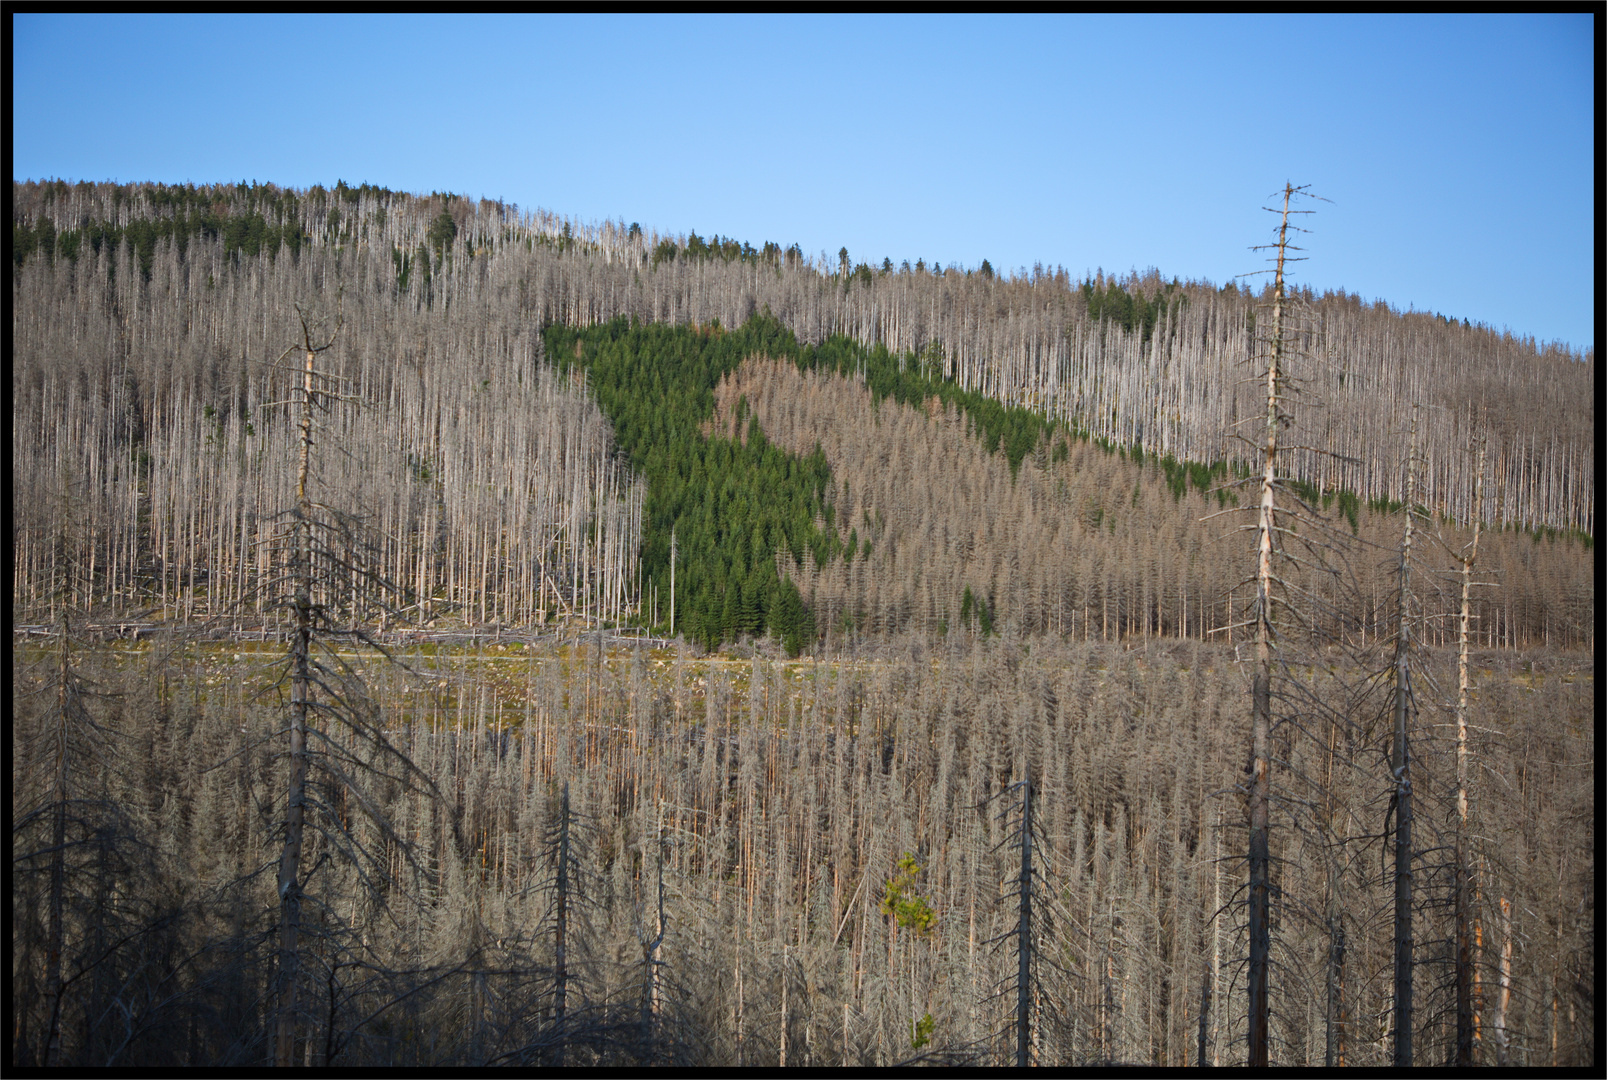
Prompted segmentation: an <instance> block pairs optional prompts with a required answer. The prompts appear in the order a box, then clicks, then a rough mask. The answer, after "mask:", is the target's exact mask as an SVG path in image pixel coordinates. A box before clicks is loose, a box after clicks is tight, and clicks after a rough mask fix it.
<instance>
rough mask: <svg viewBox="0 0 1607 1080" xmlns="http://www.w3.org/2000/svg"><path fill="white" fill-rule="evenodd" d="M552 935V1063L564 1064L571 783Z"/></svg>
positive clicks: (562, 810) (561, 811)
mask: <svg viewBox="0 0 1607 1080" xmlns="http://www.w3.org/2000/svg"><path fill="white" fill-rule="evenodd" d="M554 922H555V926H554V930H553V936H552V952H553V959H552V967H553V992H552V1029H553V1035H554V1049H553V1052H552V1064H554V1065H562V1064H563V1063H564V1030H563V1028H564V1012H565V1009H566V1007H567V1005H568V995H569V964H568V961H569V956H568V948H569V781H567V780H565V781H564V788H563V798H562V801H561V802H560V804H559V808H558V900H557V912H556V915H555V918H554Z"/></svg>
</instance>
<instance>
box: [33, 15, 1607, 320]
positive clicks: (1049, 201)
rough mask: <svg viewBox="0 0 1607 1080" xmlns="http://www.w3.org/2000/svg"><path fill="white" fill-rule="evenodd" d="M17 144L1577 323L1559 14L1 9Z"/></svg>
mask: <svg viewBox="0 0 1607 1080" xmlns="http://www.w3.org/2000/svg"><path fill="white" fill-rule="evenodd" d="M12 29H13V50H14V53H13V56H14V65H13V69H12V71H13V75H12V79H13V81H12V117H13V136H12V139H13V142H12V151H13V165H12V168H13V176H14V178H17V179H29V178H33V179H40V178H46V177H62V178H65V179H69V180H83V179H87V180H107V179H110V180H119V181H131V180H159V181H165V182H183V181H194V182H197V183H200V182H213V181H234V180H241V179H246V180H263V181H273V182H275V183H280V184H287V185H292V186H296V187H305V186H308V185H310V184H313V183H324V184H332V183H334V182H335V180H337V179H344V180H346V181H348V182H350V183H357V182H361V181H368V182H370V183H376V184H381V185H383V186H386V187H390V188H392V189H395V190H403V191H431V190H442V191H447V190H450V191H455V192H458V193H461V194H466V195H472V196H477V197H480V196H483V197H489V198H502V199H506V200H509V201H511V202H516V203H518V204H519V205H520V206H522V207H526V208H535V207H542V208H545V209H548V210H553V211H557V212H559V213H562V214H568V215H572V216H575V217H578V218H580V219H582V220H586V221H601V220H603V219H604V218H609V219H615V220H624V221H625V222H631V221H638V222H641V223H642V224H643V225H644V226H648V227H651V228H656V229H659V230H661V231H664V232H684V231H687V230H689V229H696V230H697V231H698V232H699V233H701V234H703V235H705V236H707V235H709V234H711V233H719V234H721V235H724V236H732V237H735V238H737V239H739V240H746V241H750V242H752V243H754V244H759V243H762V242H763V241H765V240H775V241H777V242H779V243H781V244H783V245H785V244H791V243H797V244H799V245H801V246H802V247H803V249H804V250H805V251H806V252H808V253H810V254H817V253H818V252H820V251H822V250H825V251H829V252H831V253H832V254H833V257H834V258H835V253H836V251H837V250H838V248H840V247H843V246H846V247H847V248H848V250H849V253H850V255H851V256H852V257H853V258H854V259H855V261H860V260H864V261H870V262H875V263H880V261H881V259H882V258H883V257H884V256H885V257H891V258H892V259H893V261H894V262H895V263H898V262H900V261H902V260H904V259H908V260H910V262H912V263H913V262H914V261H915V260H916V259H917V258H924V259H926V261H927V262H928V263H931V262H933V261H934V260H937V261H941V262H943V263H944V264H945V265H948V264H953V263H959V264H962V265H964V266H968V267H970V266H976V265H978V264H980V263H981V261H982V260H983V259H984V258H986V259H988V260H990V261H991V262H992V264H993V265H994V266H995V267H996V268H999V269H1001V270H1011V269H1016V268H1018V267H1031V266H1032V265H1033V264H1034V263H1035V262H1041V263H1043V264H1044V265H1046V266H1053V265H1056V264H1059V265H1063V266H1065V267H1066V268H1067V269H1068V270H1070V271H1072V272H1073V273H1074V274H1077V275H1081V274H1082V273H1083V272H1084V271H1085V270H1093V269H1096V268H1103V269H1105V270H1107V271H1116V272H1125V271H1127V270H1131V269H1137V270H1143V269H1145V268H1147V267H1150V266H1154V267H1157V268H1158V269H1160V271H1161V272H1162V273H1164V274H1166V275H1167V276H1173V275H1176V276H1179V277H1184V278H1195V279H1208V280H1211V281H1214V282H1217V283H1221V282H1223V281H1225V280H1226V279H1228V278H1229V277H1232V276H1233V275H1236V274H1241V273H1245V272H1247V271H1252V270H1255V269H1258V268H1259V267H1260V266H1261V263H1260V262H1259V258H1260V257H1259V256H1258V255H1257V254H1255V253H1253V252H1251V251H1249V250H1248V248H1249V246H1250V245H1251V244H1255V243H1261V242H1265V241H1266V240H1267V239H1268V238H1269V237H1270V230H1271V227H1272V224H1273V218H1272V217H1271V215H1268V214H1264V213H1262V212H1261V211H1260V210H1259V207H1261V206H1264V205H1271V203H1270V201H1269V199H1270V196H1271V193H1272V192H1274V191H1275V190H1277V189H1278V188H1280V187H1281V186H1282V184H1283V183H1284V181H1285V180H1290V181H1293V182H1294V183H1296V184H1310V185H1312V190H1313V191H1314V192H1316V193H1318V194H1321V195H1324V196H1326V197H1327V198H1329V199H1331V200H1332V204H1331V205H1330V204H1323V203H1315V204H1312V205H1313V206H1314V207H1316V208H1317V209H1318V210H1319V213H1318V214H1317V215H1315V216H1314V217H1312V218H1309V219H1307V224H1309V225H1310V226H1311V227H1312V229H1313V230H1314V231H1313V233H1312V235H1311V236H1310V237H1308V238H1307V241H1308V246H1309V249H1310V250H1309V252H1308V254H1309V256H1310V261H1309V262H1307V263H1304V264H1301V266H1300V267H1299V269H1298V272H1297V275H1296V278H1295V280H1297V281H1299V282H1303V283H1307V284H1310V285H1312V286H1313V287H1314V288H1318V289H1323V288H1344V289H1346V290H1348V291H1350V292H1354V293H1360V294H1361V295H1362V296H1363V297H1365V298H1367V299H1369V300H1372V299H1378V298H1382V299H1384V300H1386V301H1388V302H1389V303H1390V304H1392V305H1394V306H1396V307H1398V308H1401V309H1407V308H1415V309H1417V310H1426V311H1435V312H1440V313H1443V314H1445V315H1450V316H1454V317H1457V318H1462V317H1466V318H1468V319H1470V320H1472V321H1475V322H1484V323H1488V324H1490V325H1492V326H1494V327H1496V328H1498V329H1499V328H1510V329H1511V330H1512V331H1513V332H1514V333H1517V334H1522V335H1525V336H1534V337H1536V338H1538V339H1540V340H1541V341H1543V342H1544V341H1561V342H1565V343H1567V344H1569V345H1570V346H1572V347H1574V348H1586V347H1590V348H1593V347H1594V340H1595V337H1594V335H1595V317H1596V311H1595V305H1596V299H1597V295H1598V293H1599V285H1598V283H1597V282H1596V280H1595V235H1596V228H1597V223H1596V207H1595V155H1596V147H1595V143H1594V131H1595V69H1594V46H1593V39H1594V34H1595V26H1594V20H1593V17H1592V16H1590V15H1536V16H1506V15H1472V16H1467V15H1462V16H1452V15H1447V16H1438V15H1434V16H1318V15H1311V16H1284V17H1264V16H1177V15H1153V16H1054V17H1049V16H1045V17H1025V16H1000V17H983V16H967V17H929V18H911V17H897V16H781V17H688V16H653V17H646V16H616V17H546V16H531V17H512V18H506V17H437V16H384V17H373V16H220V17H212V16H147V15H133V16H109V15H73V16H57V15H48V16H44V15H13V16H12Z"/></svg>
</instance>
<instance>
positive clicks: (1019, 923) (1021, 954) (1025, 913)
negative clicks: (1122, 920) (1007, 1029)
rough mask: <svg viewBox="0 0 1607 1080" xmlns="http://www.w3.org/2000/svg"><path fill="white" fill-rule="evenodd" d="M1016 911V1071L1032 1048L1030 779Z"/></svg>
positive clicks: (1023, 800) (1024, 807) (1023, 815)
mask: <svg viewBox="0 0 1607 1080" xmlns="http://www.w3.org/2000/svg"><path fill="white" fill-rule="evenodd" d="M1021 791H1022V796H1021V882H1020V890H1019V891H1020V894H1021V895H1020V912H1019V914H1018V916H1017V919H1016V1068H1018V1069H1024V1068H1026V1067H1027V1066H1028V1065H1029V1064H1030V1063H1031V1062H1030V1058H1031V1046H1032V997H1031V988H1032V779H1031V778H1030V777H1029V778H1028V779H1027V780H1025V781H1023V782H1022V787H1021Z"/></svg>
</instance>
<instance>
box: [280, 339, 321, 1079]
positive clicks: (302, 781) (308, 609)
mask: <svg viewBox="0 0 1607 1080" xmlns="http://www.w3.org/2000/svg"><path fill="white" fill-rule="evenodd" d="M306 346H307V350H306V357H307V360H306V366H305V367H304V368H303V372H302V385H301V446H300V455H301V456H300V460H299V462H298V464H297V469H296V525H295V541H294V545H295V548H294V550H295V553H294V556H293V558H294V559H295V565H294V567H293V568H292V571H291V576H292V579H293V581H294V585H293V588H294V589H295V600H294V603H295V608H296V635H295V638H294V641H293V644H292V646H291V704H290V782H289V785H288V789H287V797H286V812H285V844H284V849H283V850H282V851H281V852H280V855H279V973H278V974H279V987H278V994H277V995H276V999H277V1005H276V1007H277V1009H278V1021H277V1025H276V1032H275V1037H274V1064H275V1065H278V1066H279V1067H281V1068H284V1067H287V1066H289V1065H290V1064H291V1063H292V1054H293V1052H294V1049H295V1042H296V977H297V974H298V969H299V967H300V960H301V957H300V954H299V953H298V952H297V948H296V937H297V935H298V934H299V932H300V930H301V882H300V880H299V877H300V873H301V831H302V824H303V817H304V814H305V809H306V800H307V712H308V706H309V702H310V697H311V688H312V678H311V672H310V670H309V669H310V653H311V649H312V588H313V580H312V579H313V574H312V513H313V508H312V500H311V499H310V498H309V497H308V495H307V471H308V463H309V460H310V457H311V453H312V410H313V361H314V358H315V356H316V352H315V350H314V349H313V347H312V341H311V338H310V336H308V337H306Z"/></svg>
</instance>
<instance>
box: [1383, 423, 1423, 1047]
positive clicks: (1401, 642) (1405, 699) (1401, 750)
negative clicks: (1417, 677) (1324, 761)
mask: <svg viewBox="0 0 1607 1080" xmlns="http://www.w3.org/2000/svg"><path fill="white" fill-rule="evenodd" d="M1416 475H1417V420H1416V410H1415V408H1414V410H1413V420H1412V448H1411V452H1410V457H1409V458H1408V461H1407V467H1406V534H1405V536H1404V537H1403V538H1402V540H1401V553H1400V566H1399V568H1398V570H1397V573H1398V574H1399V593H1398V594H1397V597H1396V607H1395V727H1394V737H1393V740H1392V743H1391V748H1390V757H1389V765H1390V772H1391V776H1392V779H1393V781H1394V785H1395V794H1394V802H1395V1043H1394V1053H1393V1060H1392V1064H1393V1065H1394V1066H1395V1067H1396V1068H1398V1069H1404V1068H1410V1067H1411V1064H1412V783H1411V778H1410V776H1409V775H1408V765H1409V764H1410V755H1409V753H1408V749H1407V729H1408V722H1409V718H1410V714H1411V697H1412V688H1411V681H1412V672H1411V660H1410V655H1409V650H1410V648H1411V628H1410V620H1411V575H1412V521H1413V516H1414V514H1415V513H1416V510H1415V508H1414V507H1413V502H1414V500H1415V499H1416V497H1417V490H1416V487H1415V484H1414V478H1415V477H1416Z"/></svg>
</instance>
